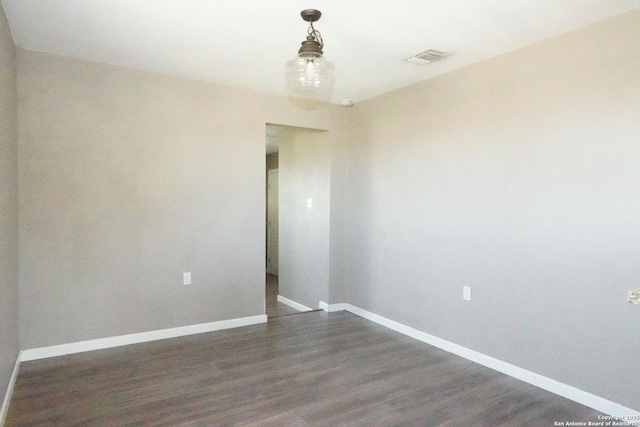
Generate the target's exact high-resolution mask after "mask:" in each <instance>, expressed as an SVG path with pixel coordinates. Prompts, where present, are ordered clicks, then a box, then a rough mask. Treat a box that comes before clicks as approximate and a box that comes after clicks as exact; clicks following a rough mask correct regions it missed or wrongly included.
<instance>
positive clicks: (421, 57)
mask: <svg viewBox="0 0 640 427" xmlns="http://www.w3.org/2000/svg"><path fill="white" fill-rule="evenodd" d="M447 56H451V54H450V53H449V52H443V51H441V50H436V49H428V50H425V51H424V52H421V53H419V54H417V55H414V56H412V57H411V58H407V59H406V60H407V61H408V62H412V63H414V64H420V65H425V64H431V63H432V62H436V61H440V60H441V59H444V58H446V57H447Z"/></svg>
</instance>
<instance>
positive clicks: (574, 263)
mask: <svg viewBox="0 0 640 427" xmlns="http://www.w3.org/2000/svg"><path fill="white" fill-rule="evenodd" d="M638 40H640V10H635V11H632V12H629V13H626V14H624V15H621V16H619V17H615V18H612V19H609V20H606V21H603V22H601V23H597V24H594V25H591V26H588V27H584V28H582V29H580V30H577V31H575V32H572V33H569V34H566V35H563V36H561V37H557V38H554V39H551V40H547V41H545V42H542V43H539V44H536V45H533V46H530V47H527V48H524V49H521V50H518V51H515V52H512V53H509V54H506V55H503V56H500V57H496V58H493V59H490V60H487V61H483V62H481V63H478V64H475V65H472V66H469V67H466V68H464V69H461V70H458V71H455V72H451V73H449V74H447V75H444V76H440V77H438V78H435V79H432V80H429V81H425V82H422V83H420V84H416V85H413V86H410V87H407V88H404V89H401V90H398V91H395V92H393V93H389V94H386V95H383V96H380V97H378V98H375V99H372V100H370V101H368V102H363V103H361V104H360V105H357V106H356V107H354V109H353V118H352V126H353V133H354V136H353V139H352V143H351V145H350V161H349V194H348V206H349V208H348V212H349V236H348V239H347V241H348V250H347V254H348V271H347V277H348V281H347V285H346V287H345V290H346V291H347V301H348V302H349V303H351V304H354V305H356V306H359V307H362V308H364V309H366V310H369V311H372V312H374V313H377V314H380V315H382V316H385V317H388V318H390V319H393V320H396V321H399V322H401V323H404V324H407V325H409V326H412V327H415V328H417V329H419V330H421V331H425V332H427V333H429V334H433V335H435V336H437V337H440V338H443V339H445V340H449V341H451V342H454V343H457V344H460V345H463V346H465V347H468V348H470V349H473V350H477V351H479V352H481V353H484V354H487V355H489V356H493V357H495V358H497V359H500V360H503V361H506V362H509V363H512V364H514V365H516V366H520V367H523V368H525V369H528V370H530V371H533V372H536V373H539V374H542V375H545V376H547V377H550V378H553V379H556V380H558V381H561V382H564V383H567V384H570V385H573V386H575V387H577V388H579V389H582V390H585V391H588V392H591V393H593V394H595V395H598V396H602V397H605V398H607V399H610V400H612V401H615V402H618V403H621V404H623V405H626V406H628V407H631V408H635V409H640V394H639V393H638V378H639V377H638V373H639V372H640V357H638V343H639V342H640V328H638V325H639V324H640V308H639V307H638V306H632V305H630V304H628V303H627V302H626V292H627V290H628V289H631V288H637V287H638V286H640V268H638V266H640V222H639V218H640V167H639V165H640V143H639V139H638V137H639V135H640V72H639V70H640V55H638ZM465 285H467V286H471V287H472V289H473V290H472V295H473V300H472V301H471V302H465V301H463V300H462V287H463V286H465Z"/></svg>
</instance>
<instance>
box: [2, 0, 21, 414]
mask: <svg viewBox="0 0 640 427" xmlns="http://www.w3.org/2000/svg"><path fill="white" fill-rule="evenodd" d="M16 97H17V89H16V50H15V46H14V45H13V39H12V37H11V33H10V31H9V24H8V23H7V19H6V17H5V15H4V11H3V10H2V7H0V404H1V402H2V400H3V399H4V394H5V391H6V389H7V385H8V383H9V379H10V377H11V372H12V371H13V367H14V364H15V362H16V358H17V356H18V180H17V165H18V163H17V116H16V111H17V107H16V105H17V99H16Z"/></svg>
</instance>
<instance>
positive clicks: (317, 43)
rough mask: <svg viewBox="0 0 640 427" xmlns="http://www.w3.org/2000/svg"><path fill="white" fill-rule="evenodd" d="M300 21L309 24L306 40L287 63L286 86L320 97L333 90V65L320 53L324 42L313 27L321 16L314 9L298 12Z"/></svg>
mask: <svg viewBox="0 0 640 427" xmlns="http://www.w3.org/2000/svg"><path fill="white" fill-rule="evenodd" d="M300 16H302V19H304V20H305V21H307V22H308V23H309V29H308V30H307V38H306V39H305V40H304V41H303V42H302V43H301V46H300V49H299V50H298V55H297V56H296V57H295V58H294V59H293V60H291V61H289V62H287V86H288V87H289V89H290V90H292V91H294V92H296V93H299V94H302V95H310V96H320V95H323V94H327V93H329V92H331V90H332V89H333V81H334V77H333V70H334V67H333V64H332V63H331V62H329V61H327V60H326V59H325V58H324V56H323V53H322V49H323V48H324V42H323V40H322V36H321V35H320V32H319V31H318V30H316V29H315V28H314V27H313V23H314V22H316V21H317V20H318V19H320V17H321V16H322V12H320V11H319V10H316V9H305V10H303V11H302V12H300Z"/></svg>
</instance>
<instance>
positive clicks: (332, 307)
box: [318, 301, 346, 313]
mask: <svg viewBox="0 0 640 427" xmlns="http://www.w3.org/2000/svg"><path fill="white" fill-rule="evenodd" d="M345 306H346V304H345V303H338V304H327V303H326V302H322V301H320V304H318V308H319V309H320V310H324V311H326V312H328V313H333V312H334V311H344V310H345Z"/></svg>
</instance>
